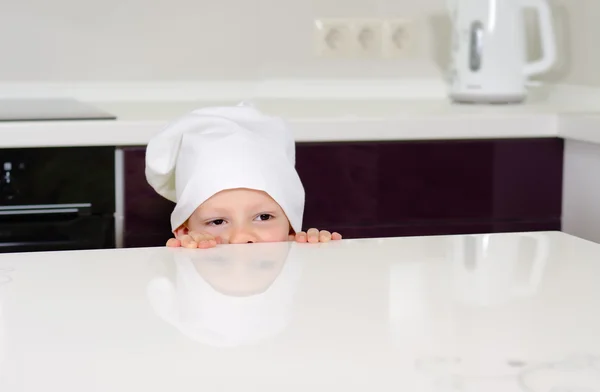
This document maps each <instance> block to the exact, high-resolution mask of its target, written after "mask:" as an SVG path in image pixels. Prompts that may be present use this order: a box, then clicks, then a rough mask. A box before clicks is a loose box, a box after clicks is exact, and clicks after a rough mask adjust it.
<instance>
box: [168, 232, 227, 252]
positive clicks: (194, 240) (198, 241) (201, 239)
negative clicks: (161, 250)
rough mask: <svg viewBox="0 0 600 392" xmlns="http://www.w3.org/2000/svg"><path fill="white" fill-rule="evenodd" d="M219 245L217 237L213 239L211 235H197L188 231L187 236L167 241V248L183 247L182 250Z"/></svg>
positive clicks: (219, 240)
mask: <svg viewBox="0 0 600 392" xmlns="http://www.w3.org/2000/svg"><path fill="white" fill-rule="evenodd" d="M220 243H221V239H220V238H219V237H213V236H212V235H211V234H207V233H198V232H195V231H190V232H189V233H188V234H185V235H183V236H182V237H181V238H171V239H169V240H168V241H167V246H169V247H174V248H178V247H184V248H200V249H207V248H214V247H215V246H217V244H220Z"/></svg>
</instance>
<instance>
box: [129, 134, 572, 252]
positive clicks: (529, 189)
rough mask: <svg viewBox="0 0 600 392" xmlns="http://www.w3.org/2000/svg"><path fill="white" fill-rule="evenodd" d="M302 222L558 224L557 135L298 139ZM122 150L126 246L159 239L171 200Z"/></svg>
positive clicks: (406, 226) (417, 229) (506, 227)
mask: <svg viewBox="0 0 600 392" xmlns="http://www.w3.org/2000/svg"><path fill="white" fill-rule="evenodd" d="M296 151H297V154H296V155H297V157H296V167H297V170H298V173H299V175H300V178H301V179H302V182H303V184H304V187H305V190H306V207H305V215H304V227H305V228H309V227H317V228H320V229H328V230H333V231H339V232H341V233H342V234H343V235H344V237H345V238H361V237H362V238H365V237H390V236H414V235H443V234H470V233H487V232H509V231H539V230H560V228H561V223H560V217H561V201H562V197H561V195H562V159H563V158H562V157H563V141H562V140H561V139H554V138H550V139H507V140H454V141H439V140H436V141H403V142H367V143H345V142H344V143H342V142H339V143H338V142H336V143H299V144H298V145H297V149H296ZM144 160H145V147H131V148H127V149H125V209H126V210H125V244H126V246H130V247H133V246H160V245H164V243H165V241H166V240H167V239H168V238H169V236H170V224H169V217H170V213H171V211H172V209H173V203H172V202H170V201H168V200H165V199H164V198H162V197H160V196H159V195H157V194H156V193H155V192H154V190H153V189H152V188H151V187H150V186H149V185H148V184H147V183H146V178H145V174H144V169H145V162H144Z"/></svg>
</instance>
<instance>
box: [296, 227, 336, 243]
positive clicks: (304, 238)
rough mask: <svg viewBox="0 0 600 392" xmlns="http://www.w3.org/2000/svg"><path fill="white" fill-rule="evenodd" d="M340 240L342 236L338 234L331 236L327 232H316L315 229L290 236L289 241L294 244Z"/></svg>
mask: <svg viewBox="0 0 600 392" xmlns="http://www.w3.org/2000/svg"><path fill="white" fill-rule="evenodd" d="M341 239H342V235H341V234H340V233H336V232H334V233H333V234H331V233H330V232H328V231H327V230H321V231H319V230H317V229H309V230H308V231H307V232H304V231H301V232H299V233H297V234H295V235H294V234H291V235H290V241H296V242H310V243H316V242H329V241H339V240H341Z"/></svg>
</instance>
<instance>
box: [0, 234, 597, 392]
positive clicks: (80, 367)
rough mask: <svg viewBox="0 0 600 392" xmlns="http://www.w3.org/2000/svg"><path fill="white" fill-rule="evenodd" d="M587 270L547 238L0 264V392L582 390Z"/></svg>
mask: <svg viewBox="0 0 600 392" xmlns="http://www.w3.org/2000/svg"><path fill="white" fill-rule="evenodd" d="M599 276H600V245H598V244H594V243H591V242H587V241H584V240H581V239H578V238H575V237H571V236H568V235H566V234H563V233H558V232H547V233H534V234H527V233H523V234H493V235H478V236H439V237H415V238H399V239H367V240H344V241H341V242H337V243H329V244H317V245H311V244H292V243H279V244H249V245H227V246H220V247H218V248H216V249H211V250H186V249H167V248H146V249H118V250H107V251H79V252H56V253H25V254H13V255H11V254H5V255H0V391H2V392H40V391H45V392H80V391H86V392H99V391H111V392H126V391H127V392H131V391H145V392H164V391H178V392H185V391H194V392H196V391H241V390H243V391H261V392H266V391H308V390H318V391H321V390H329V391H361V392H362V391H407V392H408V391H484V392H496V391H498V392H499V391H502V392H511V391H515V392H516V391H540V392H541V391H545V392H549V391H559V390H561V391H567V390H569V391H598V390H600V333H599V331H600V312H599V311H598V310H599V309H600V284H599V281H598V277H599ZM553 388H554V389H553Z"/></svg>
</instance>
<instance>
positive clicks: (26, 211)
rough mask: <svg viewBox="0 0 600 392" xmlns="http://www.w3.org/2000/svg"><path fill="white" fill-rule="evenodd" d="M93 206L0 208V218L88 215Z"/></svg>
mask: <svg viewBox="0 0 600 392" xmlns="http://www.w3.org/2000/svg"><path fill="white" fill-rule="evenodd" d="M91 207H92V205H91V204H89V203H85V204H38V205H21V206H0V216H18V215H47V214H83V213H85V214H88V213H89V211H90V209H91Z"/></svg>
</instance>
